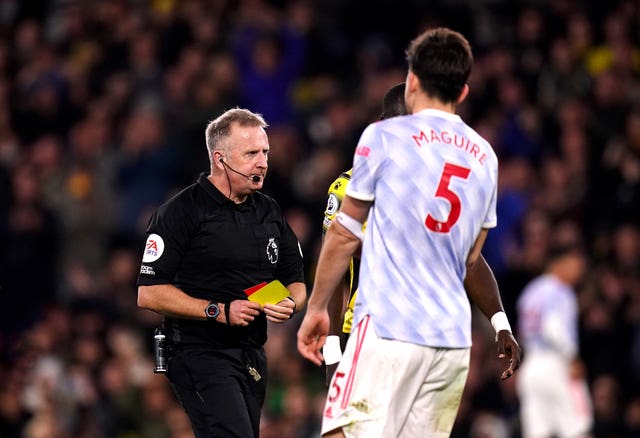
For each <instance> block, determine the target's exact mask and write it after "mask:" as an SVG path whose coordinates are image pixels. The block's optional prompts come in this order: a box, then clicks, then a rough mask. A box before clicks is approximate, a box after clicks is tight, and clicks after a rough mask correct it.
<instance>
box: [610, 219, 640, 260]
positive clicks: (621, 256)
mask: <svg viewBox="0 0 640 438" xmlns="http://www.w3.org/2000/svg"><path fill="white" fill-rule="evenodd" d="M613 252H614V254H615V258H616V260H617V261H618V263H619V264H620V265H622V266H624V267H627V268H633V267H637V266H638V265H639V264H640V231H639V230H638V228H637V227H635V226H633V225H624V226H622V227H620V228H618V229H617V230H616V231H615V233H614V235H613Z"/></svg>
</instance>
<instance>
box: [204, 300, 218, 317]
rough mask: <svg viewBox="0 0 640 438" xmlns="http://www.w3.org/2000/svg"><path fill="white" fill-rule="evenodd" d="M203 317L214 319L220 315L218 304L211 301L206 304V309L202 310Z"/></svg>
mask: <svg viewBox="0 0 640 438" xmlns="http://www.w3.org/2000/svg"><path fill="white" fill-rule="evenodd" d="M204 315H205V316H206V317H207V319H216V318H217V317H218V315H220V307H218V303H214V302H213V301H211V302H210V303H209V304H207V307H205V308H204Z"/></svg>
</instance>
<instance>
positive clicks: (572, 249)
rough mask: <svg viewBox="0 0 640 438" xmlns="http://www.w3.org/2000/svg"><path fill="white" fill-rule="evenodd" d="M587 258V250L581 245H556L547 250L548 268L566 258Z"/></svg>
mask: <svg viewBox="0 0 640 438" xmlns="http://www.w3.org/2000/svg"><path fill="white" fill-rule="evenodd" d="M569 255H575V256H581V257H584V256H585V249H584V248H583V246H582V245H581V244H580V243H556V244H552V245H551V246H550V247H549V249H548V250H547V257H546V258H547V266H549V265H550V264H552V263H554V262H556V261H557V260H560V259H562V258H564V257H566V256H569Z"/></svg>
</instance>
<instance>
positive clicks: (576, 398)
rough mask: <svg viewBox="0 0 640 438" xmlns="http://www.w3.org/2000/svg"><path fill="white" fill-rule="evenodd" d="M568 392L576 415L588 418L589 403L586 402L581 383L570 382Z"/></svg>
mask: <svg viewBox="0 0 640 438" xmlns="http://www.w3.org/2000/svg"><path fill="white" fill-rule="evenodd" d="M569 392H570V394H571V396H570V398H571V401H572V402H573V406H574V407H575V409H576V412H577V414H578V415H579V416H580V417H588V416H589V415H590V412H589V403H588V401H587V395H586V394H585V391H584V387H583V386H582V382H579V381H572V382H570V383H569Z"/></svg>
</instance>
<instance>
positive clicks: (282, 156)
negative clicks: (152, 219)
mask: <svg viewBox="0 0 640 438" xmlns="http://www.w3.org/2000/svg"><path fill="white" fill-rule="evenodd" d="M437 25H445V26H449V27H452V28H454V29H456V30H459V31H461V32H463V33H464V34H465V35H466V36H467V37H468V38H469V40H470V41H471V43H472V46H473V49H474V54H475V58H476V63H475V66H474V69H473V71H472V75H471V78H470V88H471V94H470V96H469V99H468V100H467V101H466V102H465V103H464V104H463V105H462V106H461V107H460V108H459V110H460V113H461V115H462V117H463V118H464V119H465V120H466V121H467V122H468V123H469V124H470V125H472V126H473V127H474V128H475V129H477V130H478V131H479V132H480V133H481V134H482V135H483V136H485V137H486V138H487V139H488V140H489V141H490V142H491V143H492V144H493V145H494V148H495V150H496V152H497V154H498V157H499V159H500V180H499V199H498V222H499V225H498V227H497V228H496V229H494V230H492V231H491V232H490V233H489V239H488V241H487V244H486V246H485V251H484V255H485V257H486V259H487V260H488V262H489V264H490V265H491V266H492V268H493V269H494V271H495V274H496V277H497V279H498V282H499V284H500V287H501V292H502V296H503V300H504V304H505V307H506V310H507V314H508V315H509V317H510V319H511V323H512V326H514V327H515V326H517V314H516V313H515V301H516V300H517V298H518V296H519V293H520V291H521V290H522V288H523V287H524V285H525V284H526V282H527V281H529V280H530V279H531V278H532V277H534V276H535V275H537V274H538V273H540V272H541V269H542V268H543V266H544V263H545V260H546V254H547V250H548V248H549V246H550V245H551V244H553V243H556V242H576V243H581V244H583V245H584V247H585V248H586V249H587V251H588V255H589V263H590V268H589V271H588V274H587V276H586V278H585V279H584V281H583V283H582V285H581V286H580V287H579V288H578V290H579V302H580V323H581V327H580V336H581V350H580V355H581V358H582V360H583V363H584V365H585V372H586V375H587V378H588V382H589V387H590V390H591V394H592V397H593V406H594V415H595V435H596V437H605V438H614V437H631V436H640V4H639V3H638V2H637V1H631V0H611V1H607V2H601V1H596V0H593V1H587V0H583V1H580V0H533V1H530V2H513V1H509V0H475V1H463V0H448V1H445V0H441V1H430V2H422V1H419V0H407V1H395V2H391V1H386V0H369V1H365V0H353V1H348V2H347V1H340V0H316V1H311V0H272V1H269V0H236V1H231V0H211V1H206V0H101V1H89V0H30V1H19V0H3V1H0V286H1V287H2V289H1V290H0V437H2V438H12V437H29V438H45V437H47V438H66V437H74V438H75V437H78V438H88V437H91V438H100V437H116V438H125V437H126V438H136V437H140V438H142V437H154V438H155V437H158V438H164V437H167V438H187V437H191V436H193V435H192V432H191V429H190V425H189V422H188V419H187V418H186V416H185V415H184V412H183V411H182V409H181V407H180V406H179V404H178V403H177V401H176V399H175V397H174V395H173V393H172V391H171V388H170V386H169V385H168V383H167V380H166V379H165V378H164V376H162V375H156V374H153V372H152V369H153V366H152V365H153V354H152V346H153V344H152V333H153V329H154V328H155V327H156V325H157V324H158V322H159V318H158V316H157V315H155V314H153V313H151V312H148V311H143V310H139V309H138V308H137V307H136V286H135V282H136V278H137V273H138V270H139V266H140V256H141V252H142V246H143V243H144V242H143V238H144V229H145V226H146V222H147V220H148V218H149V215H150V211H151V210H153V209H154V208H155V207H157V206H158V205H159V204H160V203H162V202H163V201H164V200H165V199H167V197H169V196H170V195H171V194H173V193H175V192H176V191H177V190H179V189H181V188H182V187H184V186H186V185H188V184H190V183H192V182H194V181H195V180H196V178H197V175H198V174H199V173H200V172H207V171H208V168H209V162H208V158H207V154H206V148H205V143H204V129H205V127H206V124H207V122H208V121H209V120H211V119H213V118H215V117H216V116H217V115H219V114H220V113H221V112H222V111H223V110H225V109H228V108H231V107H235V106H241V107H246V108H248V109H251V110H252V111H255V112H259V113H261V114H263V115H264V117H265V119H266V120H267V122H268V123H269V124H270V127H269V128H268V131H267V132H268V134H269V137H270V143H271V151H270V160H269V174H268V176H267V179H266V182H265V188H264V191H265V192H267V193H269V194H271V195H273V196H274V197H275V198H276V199H277V200H278V202H279V203H280V204H281V205H282V207H283V209H284V211H285V212H286V215H287V218H288V220H289V221H290V224H291V225H292V227H293V229H294V231H295V232H296V234H297V236H298V238H299V240H300V243H301V245H302V248H303V252H304V255H305V260H306V270H307V281H308V284H309V286H310V285H311V284H312V282H313V277H314V274H315V265H314V262H315V260H316V258H317V255H318V251H319V247H320V242H321V226H322V225H321V224H322V212H323V210H324V207H325V202H326V191H327V188H328V185H329V184H330V183H331V181H332V180H333V179H334V178H335V177H336V176H337V175H338V174H339V173H340V172H341V171H342V170H345V169H348V168H349V167H350V162H351V157H352V153H353V150H354V146H355V144H356V142H357V139H358V137H359V134H360V133H361V131H362V129H363V128H364V127H365V126H366V125H367V124H368V123H370V122H372V121H374V120H376V119H377V118H378V116H379V110H380V102H381V98H382V95H383V94H384V92H385V91H386V90H387V89H388V88H389V87H390V86H392V85H394V84H396V83H398V82H401V81H403V80H404V75H405V69H406V63H405V59H404V49H405V48H406V46H407V44H408V42H409V41H410V39H411V38H412V37H414V36H416V35H417V34H418V33H419V32H420V31H421V30H422V29H425V28H426V27H432V26H437ZM476 316H478V317H477V318H474V346H473V349H472V356H471V362H472V363H471V370H470V374H469V378H468V384H467V388H466V390H465V394H464V398H463V403H462V406H461V409H460V412H459V415H458V420H457V423H456V426H455V429H454V432H453V436H454V437H475V438H480V437H483V438H503V437H504V438H510V437H513V438H516V437H519V433H520V432H519V422H518V399H517V396H516V394H515V384H514V382H515V379H513V378H512V379H510V380H508V381H506V382H501V381H499V379H498V376H499V371H500V370H501V367H502V366H503V364H501V363H499V362H498V360H497V358H496V357H495V356H496V353H495V349H494V346H493V333H492V330H493V329H492V328H491V326H490V325H488V323H487V322H486V321H485V320H484V318H483V317H482V316H480V315H476ZM299 322H300V315H298V316H297V317H296V319H294V320H293V321H292V322H290V323H288V324H285V325H283V326H278V327H275V326H271V327H270V328H269V336H270V338H269V341H268V343H267V345H266V349H267V356H268V359H269V367H270V371H269V376H268V378H269V387H268V392H267V401H266V403H265V407H264V414H263V422H262V423H263V424H262V426H261V436H263V437H265V438H270V437H292V438H306V437H315V436H318V434H319V424H320V419H321V413H322V406H323V402H324V387H323V385H324V369H322V368H316V367H315V366H312V365H311V364H310V363H308V362H305V361H303V359H302V358H301V357H300V356H299V354H298V353H297V350H296V346H295V334H296V330H297V327H298V324H299ZM525 354H526V351H525ZM516 378H517V375H516Z"/></svg>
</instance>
